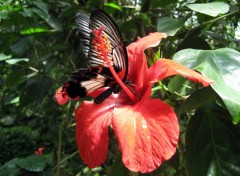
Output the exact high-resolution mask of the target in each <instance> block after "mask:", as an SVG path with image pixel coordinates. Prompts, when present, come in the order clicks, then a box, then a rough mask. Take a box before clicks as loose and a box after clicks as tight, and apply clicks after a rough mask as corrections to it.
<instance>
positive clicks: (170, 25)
mask: <svg viewBox="0 0 240 176" xmlns="http://www.w3.org/2000/svg"><path fill="white" fill-rule="evenodd" d="M184 23H185V20H179V19H174V18H170V17H163V18H159V19H158V22H157V31H159V32H165V33H166V34H167V35H169V36H174V35H175V34H176V33H177V31H178V30H179V29H180V28H181V27H183V26H184Z"/></svg>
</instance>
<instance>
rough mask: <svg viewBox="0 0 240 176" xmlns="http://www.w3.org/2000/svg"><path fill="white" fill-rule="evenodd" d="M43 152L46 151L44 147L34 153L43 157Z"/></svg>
mask: <svg viewBox="0 0 240 176" xmlns="http://www.w3.org/2000/svg"><path fill="white" fill-rule="evenodd" d="M43 150H44V147H40V148H38V149H37V150H36V151H35V152H34V153H35V154H36V155H41V154H42V151H43Z"/></svg>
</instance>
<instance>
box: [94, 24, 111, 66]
mask: <svg viewBox="0 0 240 176" xmlns="http://www.w3.org/2000/svg"><path fill="white" fill-rule="evenodd" d="M92 33H93V34H94V39H93V40H92V42H91V44H93V45H94V49H95V51H96V53H97V57H98V59H101V60H103V61H105V63H106V64H107V66H109V65H113V61H112V58H111V57H109V55H108V53H109V52H111V51H112V47H111V42H110V40H109V39H108V36H107V34H105V33H103V27H100V28H99V29H98V30H97V29H94V30H93V31H92Z"/></svg>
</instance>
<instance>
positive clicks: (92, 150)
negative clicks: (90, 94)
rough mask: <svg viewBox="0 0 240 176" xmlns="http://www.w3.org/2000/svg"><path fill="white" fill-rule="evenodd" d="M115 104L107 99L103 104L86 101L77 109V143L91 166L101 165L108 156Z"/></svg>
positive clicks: (82, 156)
mask: <svg viewBox="0 0 240 176" xmlns="http://www.w3.org/2000/svg"><path fill="white" fill-rule="evenodd" d="M113 106H114V104H113V103H112V102H110V101H107V100H105V101H104V103H102V104H94V103H93V102H89V101H84V102H83V103H82V104H81V106H80V107H79V108H77V109H76V110H75V118H76V140H77V145H78V149H79V152H80V156H81V158H82V159H83V160H84V162H85V163H86V164H87V165H88V167H89V168H94V167H96V166H99V165H101V164H102V163H103V162H104V161H105V159H106V157H107V151H108V126H109V125H110V123H111V117H112V112H111V111H110V110H111V109H112V108H113Z"/></svg>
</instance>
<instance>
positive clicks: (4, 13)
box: [0, 10, 9, 20]
mask: <svg viewBox="0 0 240 176" xmlns="http://www.w3.org/2000/svg"><path fill="white" fill-rule="evenodd" d="M8 13H9V12H8V11H6V10H5V11H1V12H0V20H2V19H7V18H8Z"/></svg>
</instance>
